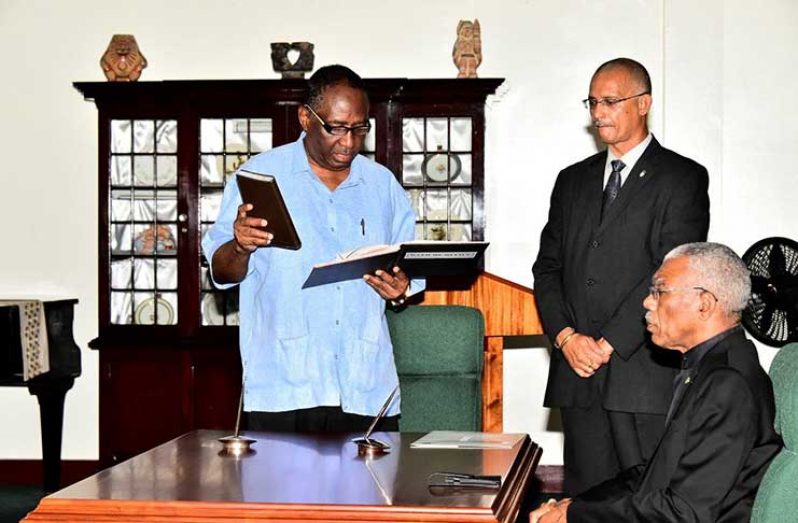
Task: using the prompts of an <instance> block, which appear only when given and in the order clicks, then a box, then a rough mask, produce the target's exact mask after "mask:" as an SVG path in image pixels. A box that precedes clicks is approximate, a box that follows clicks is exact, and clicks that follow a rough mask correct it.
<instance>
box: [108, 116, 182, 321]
mask: <svg viewBox="0 0 798 523" xmlns="http://www.w3.org/2000/svg"><path fill="white" fill-rule="evenodd" d="M109 160H110V161H109V165H110V169H109V170H110V172H109V177H110V182H111V186H112V187H113V189H112V190H111V194H110V201H109V207H110V208H109V209H108V217H109V231H108V234H109V238H108V240H109V241H108V244H109V247H110V251H111V252H110V255H111V267H110V269H111V270H110V271H109V278H110V281H109V283H110V287H111V299H110V308H111V310H110V316H111V323H114V324H128V325H129V324H155V323H157V324H160V325H174V324H175V323H176V322H177V316H176V311H177V292H176V291H177V281H178V268H177V257H176V255H177V249H178V241H177V240H178V228H177V201H178V194H177V122H176V121H175V120H153V119H140V120H113V121H112V122H111V153H110V158H109Z"/></svg>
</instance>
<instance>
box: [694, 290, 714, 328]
mask: <svg viewBox="0 0 798 523" xmlns="http://www.w3.org/2000/svg"><path fill="white" fill-rule="evenodd" d="M698 303H699V306H698V315H699V317H700V318H701V319H702V320H703V321H706V320H708V319H709V318H711V317H712V315H714V314H715V313H716V312H717V310H718V300H716V299H715V298H714V297H713V296H712V295H711V294H710V293H708V292H702V293H701V294H700V295H699V297H698Z"/></svg>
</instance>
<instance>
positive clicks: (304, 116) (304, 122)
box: [296, 104, 310, 132]
mask: <svg viewBox="0 0 798 523" xmlns="http://www.w3.org/2000/svg"><path fill="white" fill-rule="evenodd" d="M296 116H297V118H299V125H300V126H302V130H303V131H305V132H308V126H309V125H310V111H308V108H307V107H305V104H302V105H300V106H299V107H297V110H296Z"/></svg>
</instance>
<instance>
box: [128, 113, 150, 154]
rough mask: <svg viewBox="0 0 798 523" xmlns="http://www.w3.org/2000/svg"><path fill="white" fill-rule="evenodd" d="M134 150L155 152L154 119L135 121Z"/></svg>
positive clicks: (135, 151) (136, 151)
mask: <svg viewBox="0 0 798 523" xmlns="http://www.w3.org/2000/svg"><path fill="white" fill-rule="evenodd" d="M133 152H134V153H152V152H155V122H154V121H153V120H134V121H133Z"/></svg>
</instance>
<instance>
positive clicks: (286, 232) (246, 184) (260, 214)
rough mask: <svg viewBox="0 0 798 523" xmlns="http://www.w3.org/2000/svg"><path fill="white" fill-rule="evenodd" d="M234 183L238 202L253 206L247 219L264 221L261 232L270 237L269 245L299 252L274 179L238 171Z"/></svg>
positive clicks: (294, 233) (289, 217)
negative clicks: (265, 223) (239, 194)
mask: <svg viewBox="0 0 798 523" xmlns="http://www.w3.org/2000/svg"><path fill="white" fill-rule="evenodd" d="M236 182H237V183H238V190H239V192H240V193H241V200H242V201H243V202H244V203H251V204H252V206H253V209H252V210H251V211H250V212H249V213H247V216H251V217H253V218H262V219H264V220H266V221H267V222H268V224H267V225H266V227H265V230H266V231H268V232H270V233H272V234H273V235H274V238H272V242H271V244H270V245H271V246H272V247H282V248H284V249H292V250H297V249H299V248H300V247H301V246H302V242H301V241H300V240H299V235H298V234H297V232H296V228H295V227H294V222H293V221H292V220H291V215H290V214H289V213H288V207H286V205H285V201H284V200H283V195H282V194H280V188H279V187H278V186H277V180H276V179H275V178H274V176H271V175H269V174H261V173H255V172H252V171H245V170H241V171H238V174H237V175H236Z"/></svg>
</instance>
